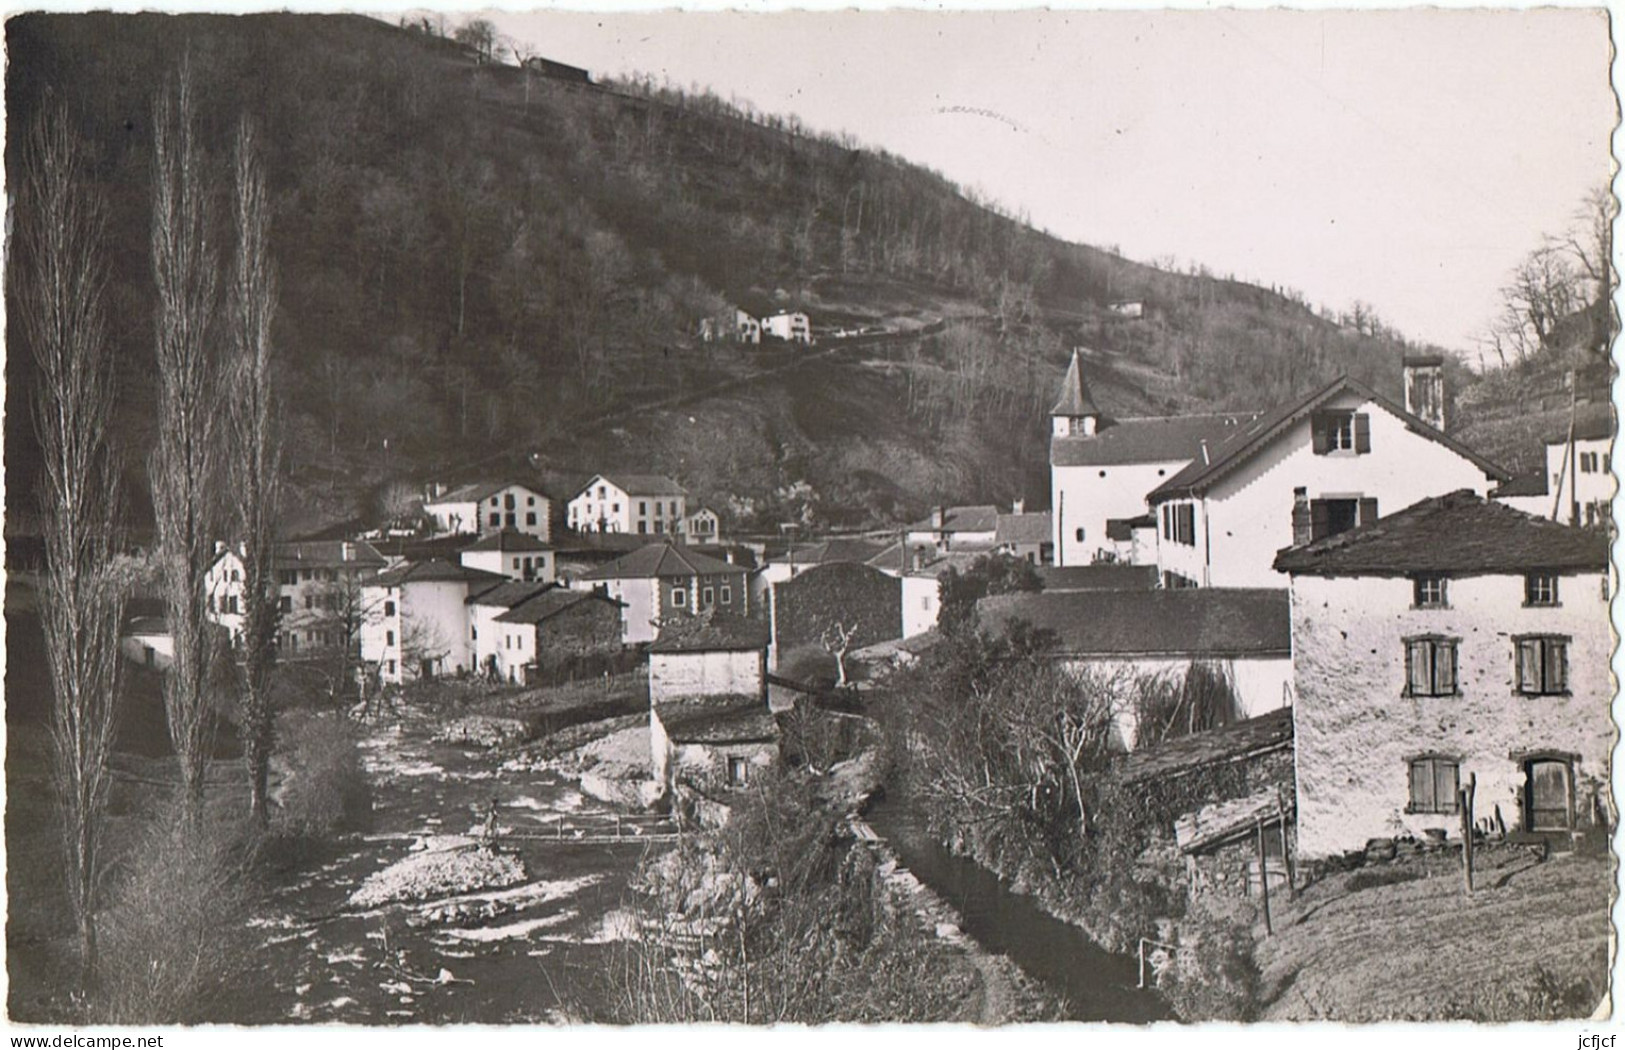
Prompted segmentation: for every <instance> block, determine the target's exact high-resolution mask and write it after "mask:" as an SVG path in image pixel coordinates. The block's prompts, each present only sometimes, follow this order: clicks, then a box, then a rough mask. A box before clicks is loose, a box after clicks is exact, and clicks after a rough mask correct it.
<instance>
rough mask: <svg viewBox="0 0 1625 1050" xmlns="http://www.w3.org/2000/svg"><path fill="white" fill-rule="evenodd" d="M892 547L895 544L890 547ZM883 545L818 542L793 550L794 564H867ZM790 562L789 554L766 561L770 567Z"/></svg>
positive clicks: (840, 539) (844, 539) (843, 539)
mask: <svg viewBox="0 0 1625 1050" xmlns="http://www.w3.org/2000/svg"><path fill="white" fill-rule="evenodd" d="M892 546H893V547H895V546H896V544H893V545H892ZM885 549H886V546H885V544H883V543H877V542H875V541H874V540H863V539H854V538H849V537H837V538H835V539H828V540H819V541H818V542H817V543H809V544H807V545H806V546H804V547H803V546H798V547H796V548H794V555H795V563H796V564H797V565H823V564H825V563H827V562H838V561H853V562H860V563H861V562H867V561H868V560H869V559H870V558H873V557H874V556H875V555H877V554H879V553H880V552H881V551H883V550H885ZM790 561H791V552H790V551H786V552H785V553H783V554H775V555H774V556H773V557H771V558H769V559H768V564H770V565H788V564H789V563H790Z"/></svg>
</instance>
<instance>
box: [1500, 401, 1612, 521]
mask: <svg viewBox="0 0 1625 1050" xmlns="http://www.w3.org/2000/svg"><path fill="white" fill-rule="evenodd" d="M1569 434H1570V427H1569V426H1568V425H1565V426H1564V427H1563V428H1562V430H1561V432H1560V433H1554V434H1550V435H1548V436H1547V438H1546V440H1545V441H1544V442H1542V444H1543V445H1544V446H1545V454H1546V468H1545V470H1543V471H1541V472H1539V473H1537V474H1533V475H1530V476H1528V477H1520V478H1515V479H1513V480H1512V481H1510V482H1508V483H1507V484H1505V485H1502V486H1501V487H1500V488H1498V489H1496V490H1495V491H1494V492H1493V493H1491V495H1492V496H1494V497H1495V498H1496V499H1498V500H1500V501H1502V502H1503V503H1505V504H1506V505H1507V506H1509V507H1515V508H1517V509H1518V510H1521V511H1524V512H1525V513H1527V514H1533V515H1535V516H1536V517H1541V518H1548V519H1551V520H1553V521H1561V522H1564V523H1565V524H1568V525H1582V526H1584V527H1586V528H1608V527H1610V525H1611V523H1612V520H1613V519H1612V509H1611V508H1612V505H1613V501H1614V474H1613V457H1612V451H1613V445H1614V406H1613V405H1612V404H1609V403H1608V402H1606V401H1602V402H1595V401H1587V402H1582V403H1581V404H1578V405H1576V406H1575V408H1574V418H1573V438H1574V439H1573V441H1572V442H1571V441H1570V440H1569Z"/></svg>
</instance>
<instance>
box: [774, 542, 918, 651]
mask: <svg viewBox="0 0 1625 1050" xmlns="http://www.w3.org/2000/svg"><path fill="white" fill-rule="evenodd" d="M902 603H903V594H902V582H901V581H900V580H898V578H897V577H895V576H888V575H887V574H886V573H883V572H881V571H880V570H879V569H874V568H871V567H869V566H867V565H858V564H856V563H849V562H834V563H831V564H828V565H820V566H818V567H816V568H812V569H808V570H807V571H806V572H803V573H800V574H798V575H797V576H796V577H795V578H794V579H790V580H785V581H783V582H782V583H778V584H775V585H774V586H773V631H774V638H773V640H774V645H775V646H776V647H777V650H778V652H781V653H782V652H785V651H787V650H790V649H794V648H796V647H797V646H800V645H806V644H808V643H812V644H817V643H818V642H819V641H820V639H822V638H823V635H824V632H825V631H826V630H827V629H828V628H829V625H830V624H831V623H835V622H839V623H841V624H843V625H845V626H849V627H850V626H853V625H856V627H857V634H856V636H855V637H854V638H853V640H852V648H854V649H858V648H862V647H863V646H865V645H873V644H875V643H876V642H885V641H890V640H891V639H893V638H899V637H901V636H902V622H903V621H902Z"/></svg>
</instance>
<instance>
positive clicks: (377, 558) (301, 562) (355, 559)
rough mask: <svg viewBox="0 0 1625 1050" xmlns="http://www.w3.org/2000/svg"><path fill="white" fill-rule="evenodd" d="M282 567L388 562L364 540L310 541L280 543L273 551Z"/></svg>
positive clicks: (374, 565)
mask: <svg viewBox="0 0 1625 1050" xmlns="http://www.w3.org/2000/svg"><path fill="white" fill-rule="evenodd" d="M272 557H273V558H274V559H275V561H276V567H277V568H279V569H298V568H323V569H329V568H344V567H347V566H354V567H357V568H368V567H371V568H382V567H383V566H384V565H385V564H387V562H386V561H385V559H384V556H383V555H382V554H379V553H378V551H377V549H376V548H375V547H373V545H372V544H370V543H367V542H364V541H362V540H306V541H303V542H300V543H279V544H277V545H276V547H275V548H274V549H273V551H272Z"/></svg>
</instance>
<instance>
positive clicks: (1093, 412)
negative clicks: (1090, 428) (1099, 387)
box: [1049, 350, 1100, 416]
mask: <svg viewBox="0 0 1625 1050" xmlns="http://www.w3.org/2000/svg"><path fill="white" fill-rule="evenodd" d="M1049 414H1050V415H1052V416H1098V415H1100V408H1099V406H1097V405H1096V404H1095V399H1094V397H1093V395H1091V394H1090V393H1089V384H1087V383H1085V382H1084V381H1083V360H1082V359H1081V357H1080V356H1079V353H1078V351H1076V350H1074V351H1072V363H1071V364H1069V365H1067V366H1066V378H1065V379H1063V380H1061V398H1060V400H1059V401H1057V402H1055V407H1054V408H1052V409H1050V410H1049Z"/></svg>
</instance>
